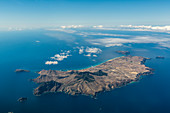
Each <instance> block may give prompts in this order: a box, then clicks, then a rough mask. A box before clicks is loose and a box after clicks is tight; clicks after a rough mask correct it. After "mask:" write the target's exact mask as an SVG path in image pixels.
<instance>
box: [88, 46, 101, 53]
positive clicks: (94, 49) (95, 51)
mask: <svg viewBox="0 0 170 113" xmlns="http://www.w3.org/2000/svg"><path fill="white" fill-rule="evenodd" d="M85 51H86V52H87V53H101V52H102V50H101V49H99V48H93V47H92V48H90V47H87V48H86V50H85Z"/></svg>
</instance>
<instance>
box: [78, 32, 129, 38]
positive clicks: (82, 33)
mask: <svg viewBox="0 0 170 113" xmlns="http://www.w3.org/2000/svg"><path fill="white" fill-rule="evenodd" d="M77 34H78V35H83V36H84V37H87V36H89V35H92V36H120V37H127V36H130V35H122V34H108V33H93V32H91V33H90V32H81V33H77Z"/></svg>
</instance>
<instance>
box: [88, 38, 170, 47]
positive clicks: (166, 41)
mask: <svg viewBox="0 0 170 113" xmlns="http://www.w3.org/2000/svg"><path fill="white" fill-rule="evenodd" d="M86 41H88V42H90V43H92V44H94V45H96V44H97V45H103V46H106V47H109V46H116V45H117V46H122V45H123V44H126V43H156V44H159V45H160V46H163V47H168V48H170V38H161V37H152V36H136V37H132V38H128V39H124V38H101V39H89V40H88V39H87V40H86Z"/></svg>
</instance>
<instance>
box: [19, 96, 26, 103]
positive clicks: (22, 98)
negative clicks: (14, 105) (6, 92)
mask: <svg viewBox="0 0 170 113" xmlns="http://www.w3.org/2000/svg"><path fill="white" fill-rule="evenodd" d="M26 100H27V98H26V97H21V98H19V99H18V101H19V102H25V101H26Z"/></svg>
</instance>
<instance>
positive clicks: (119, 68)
mask: <svg viewBox="0 0 170 113" xmlns="http://www.w3.org/2000/svg"><path fill="white" fill-rule="evenodd" d="M146 60H147V58H144V57H141V56H130V55H129V56H122V57H118V58H114V59H111V60H108V61H106V62H104V63H101V64H99V65H97V66H92V67H90V68H86V69H81V70H68V71H58V70H41V71H40V72H39V74H40V76H38V77H37V78H35V79H33V81H34V82H36V83H38V84H39V86H38V87H37V88H36V89H34V95H36V96H40V95H42V94H44V93H49V92H55V93H56V92H64V93H67V94H70V95H79V94H82V95H91V96H96V94H97V93H99V92H103V91H110V90H112V89H115V88H119V87H122V86H126V85H127V84H129V83H132V82H134V81H138V80H139V79H140V78H141V75H150V74H153V69H151V68H149V67H146V66H145V65H144V63H145V62H146Z"/></svg>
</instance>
